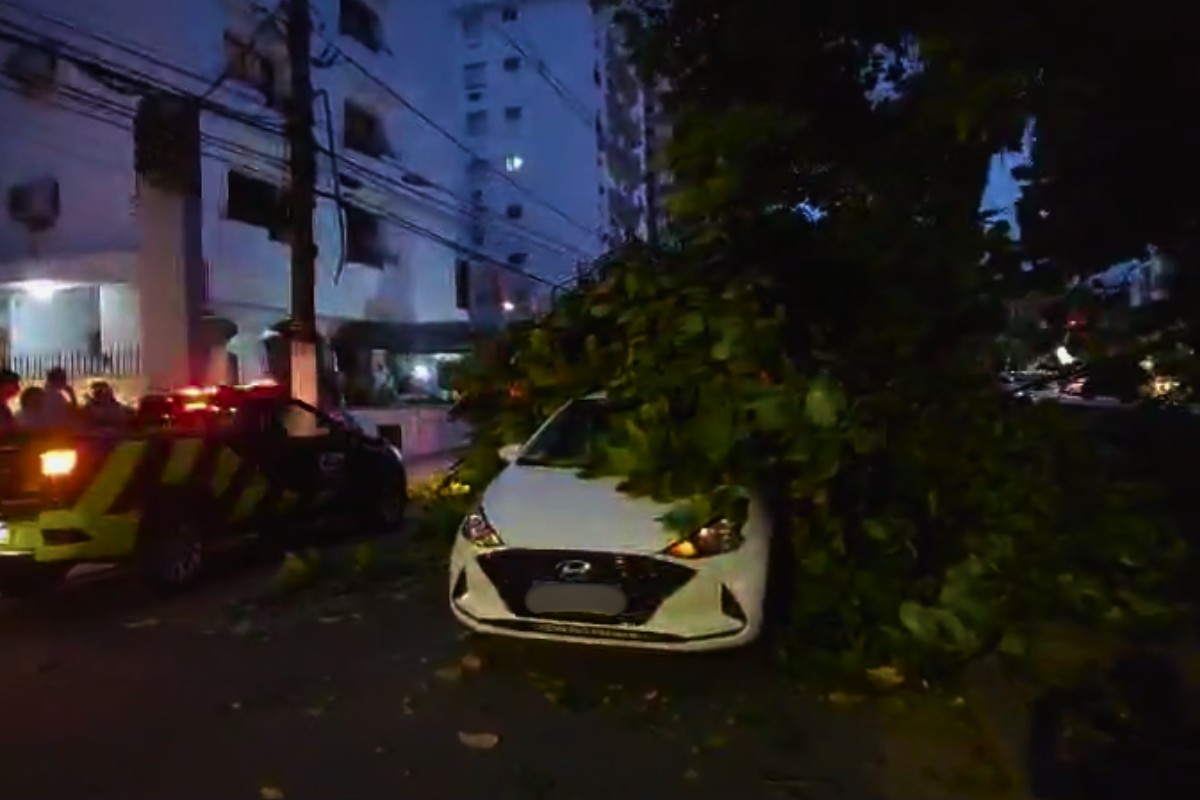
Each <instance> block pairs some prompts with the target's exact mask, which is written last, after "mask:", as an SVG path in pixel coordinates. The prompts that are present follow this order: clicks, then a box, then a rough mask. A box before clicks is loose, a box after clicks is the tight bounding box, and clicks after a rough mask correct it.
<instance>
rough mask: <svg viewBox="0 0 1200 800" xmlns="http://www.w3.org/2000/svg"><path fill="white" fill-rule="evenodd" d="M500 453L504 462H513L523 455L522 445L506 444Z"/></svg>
mask: <svg viewBox="0 0 1200 800" xmlns="http://www.w3.org/2000/svg"><path fill="white" fill-rule="evenodd" d="M499 455H500V459H501V460H502V461H503V462H504V463H506V464H511V463H513V462H514V461H516V460H517V459H518V458H520V457H521V445H519V444H506V445H504V447H501V448H500V450H499Z"/></svg>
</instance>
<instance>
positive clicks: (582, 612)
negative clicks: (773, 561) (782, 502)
mask: <svg viewBox="0 0 1200 800" xmlns="http://www.w3.org/2000/svg"><path fill="white" fill-rule="evenodd" d="M607 409H608V405H607V402H606V400H605V398H604V396H603V395H593V396H589V397H585V398H582V399H579V400H575V401H573V402H571V403H568V404H567V405H565V406H564V407H562V408H561V409H559V410H558V411H557V412H555V414H554V415H553V416H551V417H550V419H549V420H548V421H547V422H546V423H545V424H544V425H543V426H542V427H541V428H540V429H539V430H538V431H537V433H535V434H534V435H533V436H532V437H531V438H530V440H529V441H528V442H527V443H526V444H524V445H515V446H509V447H505V448H503V449H502V450H501V456H502V457H503V458H504V459H505V460H506V461H508V462H509V465H508V466H507V467H506V468H505V469H504V470H503V471H502V472H501V473H500V475H499V476H497V478H496V479H495V481H493V482H492V484H491V485H490V486H489V487H488V488H487V490H486V491H485V492H484V493H483V496H482V499H481V501H480V504H479V506H478V507H477V508H476V510H475V511H474V512H473V513H471V514H469V515H467V517H466V518H465V519H464V520H463V523H462V526H461V528H460V530H459V533H458V535H457V536H456V537H455V542H454V547H453V550H452V552H451V556H450V607H451V608H452V609H453V611H454V615H455V616H456V617H457V618H458V619H459V621H460V622H462V624H463V625H465V626H467V627H468V628H471V629H472V630H475V631H478V632H480V633H488V634H499V635H503V636H517V637H524V638H534V639H557V640H566V641H574V642H582V643H587V644H604V645H620V646H627V647H637V648H647V649H658V650H685V651H700V650H721V649H727V648H733V647H740V646H742V645H746V644H749V643H750V642H752V641H754V640H755V639H756V638H758V636H759V634H760V632H761V631H762V627H763V617H764V601H765V599H766V594H767V573H768V569H767V568H768V563H769V552H770V549H771V548H770V531H771V526H770V524H769V522H768V517H767V513H766V509H765V508H764V505H763V504H762V503H761V502H759V501H757V500H756V501H752V502H751V503H750V505H749V509H748V516H747V519H746V521H745V522H744V523H743V524H742V525H741V526H740V527H735V526H733V525H731V524H729V523H727V522H725V521H721V520H714V521H712V522H711V523H710V524H709V525H708V526H707V527H704V528H701V529H700V530H698V531H695V532H694V533H693V534H692V535H691V536H689V537H686V538H683V539H679V540H677V541H675V542H674V543H672V541H671V539H670V537H669V535H668V534H667V532H666V531H665V530H664V528H663V526H662V523H661V522H660V521H659V520H658V517H660V516H661V515H662V514H663V513H664V512H665V511H666V510H667V509H666V507H664V506H662V505H660V504H658V503H655V502H654V501H652V500H649V499H643V498H633V497H629V496H627V495H624V494H621V493H620V492H618V491H617V489H616V487H617V484H618V483H619V481H618V480H616V479H609V478H602V479H597V480H585V479H583V478H580V477H578V476H577V474H576V472H577V470H578V469H579V467H581V466H583V464H584V463H585V461H586V456H587V453H588V447H589V443H590V441H591V434H592V431H593V430H594V429H595V427H596V426H597V424H598V423H599V422H600V421H601V420H602V418H603V416H604V415H605V414H606V413H607Z"/></svg>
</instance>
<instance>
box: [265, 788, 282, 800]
mask: <svg viewBox="0 0 1200 800" xmlns="http://www.w3.org/2000/svg"><path fill="white" fill-rule="evenodd" d="M258 796H259V797H261V798H262V800H284V797H285V795H284V794H283V790H282V789H280V788H279V787H278V786H264V787H262V788H261V789H259V790H258Z"/></svg>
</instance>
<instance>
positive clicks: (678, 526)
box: [658, 495, 712, 533]
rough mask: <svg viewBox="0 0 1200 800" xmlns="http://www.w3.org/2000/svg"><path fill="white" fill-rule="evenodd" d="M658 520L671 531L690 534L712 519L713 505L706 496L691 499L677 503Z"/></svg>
mask: <svg viewBox="0 0 1200 800" xmlns="http://www.w3.org/2000/svg"><path fill="white" fill-rule="evenodd" d="M658 519H659V521H660V522H662V524H663V525H664V526H665V527H666V528H667V529H668V530H670V531H673V532H679V533H690V532H691V531H694V530H698V529H699V528H700V527H701V526H702V525H704V524H706V523H707V522H709V520H711V519H712V504H711V501H710V500H709V498H708V497H706V496H702V495H701V496H697V497H691V498H688V499H687V500H683V501H680V502H678V503H676V504H675V505H674V506H672V507H671V510H670V511H668V512H667V513H665V514H663V515H662V516H661V517H659V518H658Z"/></svg>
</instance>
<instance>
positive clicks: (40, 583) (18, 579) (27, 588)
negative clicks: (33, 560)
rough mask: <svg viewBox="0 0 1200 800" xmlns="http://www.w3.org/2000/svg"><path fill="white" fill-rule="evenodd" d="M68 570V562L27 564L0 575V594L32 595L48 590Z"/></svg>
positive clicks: (65, 574)
mask: <svg viewBox="0 0 1200 800" xmlns="http://www.w3.org/2000/svg"><path fill="white" fill-rule="evenodd" d="M70 571H71V565H70V564H29V565H27V566H25V567H24V568H22V569H19V570H14V571H12V572H10V573H7V574H5V575H4V576H3V577H0V595H3V596H4V597H32V596H35V595H39V594H42V593H43V592H48V591H50V590H51V589H53V588H54V587H55V586H57V585H58V583H59V581H61V580H62V579H63V578H65V577H67V573H68V572H70Z"/></svg>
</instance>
